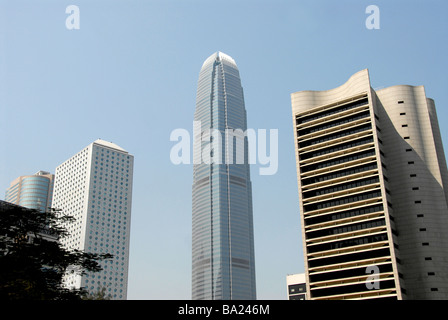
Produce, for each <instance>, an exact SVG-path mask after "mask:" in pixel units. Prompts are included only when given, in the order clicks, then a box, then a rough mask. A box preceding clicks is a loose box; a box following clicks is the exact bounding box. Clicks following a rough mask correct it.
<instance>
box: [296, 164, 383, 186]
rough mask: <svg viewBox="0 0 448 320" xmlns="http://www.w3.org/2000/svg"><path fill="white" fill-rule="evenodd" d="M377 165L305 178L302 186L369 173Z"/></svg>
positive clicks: (365, 165)
mask: <svg viewBox="0 0 448 320" xmlns="http://www.w3.org/2000/svg"><path fill="white" fill-rule="evenodd" d="M376 168H377V165H376V163H372V164H364V165H361V166H357V167H354V168H348V169H344V170H339V171H336V172H331V173H327V174H323V175H320V176H315V177H310V178H303V179H302V185H303V186H306V185H309V184H312V183H316V182H321V181H326V180H331V179H335V178H340V177H345V176H348V175H351V174H355V173H359V172H364V171H369V170H373V169H376Z"/></svg>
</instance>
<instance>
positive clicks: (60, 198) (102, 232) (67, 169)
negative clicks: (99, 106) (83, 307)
mask: <svg viewBox="0 0 448 320" xmlns="http://www.w3.org/2000/svg"><path fill="white" fill-rule="evenodd" d="M133 165H134V157H133V156H132V155H131V154H129V153H128V152H127V151H126V150H124V149H122V148H121V147H119V146H117V145H116V144H114V143H111V142H107V141H104V140H96V141H95V142H93V143H91V144H90V145H88V146H87V147H86V148H84V149H83V150H81V151H80V152H78V153H77V154H76V155H74V156H73V157H71V158H70V159H68V160H67V161H65V162H63V163H62V164H61V165H59V166H58V167H57V168H56V172H55V183H54V194H53V206H54V207H55V208H57V209H61V210H62V213H63V214H66V215H70V216H73V217H74V218H75V219H76V220H75V222H73V223H68V224H67V225H66V228H67V230H68V231H69V236H68V237H66V238H64V239H63V241H62V244H63V245H64V246H66V247H67V248H69V249H77V250H83V251H85V252H92V253H99V254H102V253H110V254H112V255H113V259H108V260H103V261H101V262H100V264H101V267H102V268H103V270H102V271H100V272H95V273H86V274H85V275H79V274H76V273H74V274H73V275H71V274H69V275H68V276H67V277H66V279H65V284H66V285H67V286H68V287H76V288H80V287H84V288H85V289H86V290H88V291H89V292H91V293H96V292H98V291H99V290H102V289H103V288H105V290H106V291H105V293H106V294H107V295H109V296H110V297H111V298H112V299H117V300H123V299H126V298H127V284H128V264H129V240H130V227H131V204H132V180H133Z"/></svg>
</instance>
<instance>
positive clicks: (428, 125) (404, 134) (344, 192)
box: [291, 70, 448, 299]
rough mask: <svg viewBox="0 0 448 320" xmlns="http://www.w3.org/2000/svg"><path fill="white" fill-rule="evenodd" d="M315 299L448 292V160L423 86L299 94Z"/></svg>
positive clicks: (365, 86) (300, 162) (352, 86)
mask: <svg viewBox="0 0 448 320" xmlns="http://www.w3.org/2000/svg"><path fill="white" fill-rule="evenodd" d="M291 98H292V110H293V121H294V128H295V130H294V132H295V148H296V162H297V176H298V186H299V200H300V201H299V202H300V213H301V214H300V216H301V226H302V241H303V245H304V253H305V269H306V272H305V274H306V281H307V292H308V297H309V298H310V299H371V298H388V299H438V298H441V299H446V298H448V273H447V270H446V268H445V266H446V265H447V264H446V263H447V262H448V242H447V240H448V236H447V232H446V230H448V209H447V199H448V197H447V191H446V186H447V184H446V183H447V168H446V163H445V156H444V153H443V147H442V141H441V137H440V132H439V128H438V122H437V116H436V113H435V107H434V102H433V101H432V100H431V99H428V98H426V95H425V92H424V88H423V87H422V86H417V87H413V86H394V87H390V88H386V89H381V90H378V91H375V90H373V89H372V88H371V86H370V79H369V74H368V71H367V70H362V71H360V72H358V73H356V74H354V75H353V76H352V77H351V78H350V79H349V80H348V81H347V82H346V83H345V84H343V85H342V86H340V87H338V88H335V89H332V90H327V91H301V92H297V93H293V94H292V96H291Z"/></svg>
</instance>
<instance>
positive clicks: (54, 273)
mask: <svg viewBox="0 0 448 320" xmlns="http://www.w3.org/2000/svg"><path fill="white" fill-rule="evenodd" d="M73 221H74V218H73V217H70V216H67V215H64V214H63V213H62V212H60V211H59V210H55V209H51V210H49V211H48V212H40V211H38V210H34V209H27V208H23V207H20V206H15V205H12V204H9V203H7V202H4V201H0V300H4V299H7V300H23V299H33V300H79V299H82V298H83V297H84V296H85V295H86V294H87V292H86V291H85V290H84V289H83V288H79V289H68V288H66V287H64V285H63V277H64V275H65V274H66V272H67V270H68V268H69V267H70V270H73V272H77V273H79V274H84V273H85V272H98V271H100V270H101V269H102V268H101V266H100V264H99V261H101V260H103V259H110V258H112V257H113V256H112V255H110V254H94V253H89V252H83V251H80V250H69V249H67V248H65V247H63V246H62V245H61V242H60V240H61V239H63V238H64V237H67V236H68V231H67V229H66V228H65V227H64V224H65V223H73Z"/></svg>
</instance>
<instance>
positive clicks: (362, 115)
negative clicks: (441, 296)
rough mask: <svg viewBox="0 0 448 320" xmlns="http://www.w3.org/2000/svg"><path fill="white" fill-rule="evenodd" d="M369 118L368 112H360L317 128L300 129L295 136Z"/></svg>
mask: <svg viewBox="0 0 448 320" xmlns="http://www.w3.org/2000/svg"><path fill="white" fill-rule="evenodd" d="M369 116H370V112H369V110H366V111H363V112H360V113H358V114H355V115H346V116H343V117H341V118H338V119H336V120H333V121H329V122H327V123H324V124H321V125H318V126H313V127H310V128H304V129H300V130H298V131H297V136H298V137H300V136H304V135H306V134H309V133H313V132H317V131H321V130H325V129H329V128H333V127H336V126H340V125H341V124H344V123H349V122H353V121H356V120H359V119H363V118H367V117H369Z"/></svg>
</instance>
